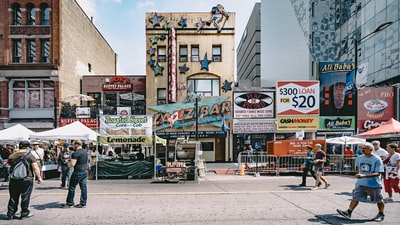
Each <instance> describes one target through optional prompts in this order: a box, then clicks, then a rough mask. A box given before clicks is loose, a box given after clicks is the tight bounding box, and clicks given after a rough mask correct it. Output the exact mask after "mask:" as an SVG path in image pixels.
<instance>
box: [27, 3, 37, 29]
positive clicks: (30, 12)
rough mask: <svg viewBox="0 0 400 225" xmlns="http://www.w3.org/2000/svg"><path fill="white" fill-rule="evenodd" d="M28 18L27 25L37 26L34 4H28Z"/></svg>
mask: <svg viewBox="0 0 400 225" xmlns="http://www.w3.org/2000/svg"><path fill="white" fill-rule="evenodd" d="M26 11H27V13H26V17H27V20H26V21H27V24H28V25H35V24H36V10H35V6H34V5H33V4H32V3H28V4H26Z"/></svg>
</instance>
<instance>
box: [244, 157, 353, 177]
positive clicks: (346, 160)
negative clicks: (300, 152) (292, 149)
mask: <svg viewBox="0 0 400 225" xmlns="http://www.w3.org/2000/svg"><path fill="white" fill-rule="evenodd" d="M326 158H327V162H326V163H325V166H324V173H355V172H356V170H355V159H356V158H357V155H350V156H349V155H346V156H342V155H327V157H326ZM303 163H304V156H297V155H282V156H275V155H267V153H266V152H240V153H239V155H238V170H240V169H241V168H242V167H243V168H244V172H245V173H247V174H251V173H253V174H254V173H258V174H275V175H277V176H278V175H279V174H280V173H301V172H302V171H303V167H302V166H303Z"/></svg>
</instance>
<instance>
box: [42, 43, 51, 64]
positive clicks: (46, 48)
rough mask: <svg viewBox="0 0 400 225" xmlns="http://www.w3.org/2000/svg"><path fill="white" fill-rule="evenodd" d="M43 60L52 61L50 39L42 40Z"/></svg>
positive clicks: (45, 61)
mask: <svg viewBox="0 0 400 225" xmlns="http://www.w3.org/2000/svg"><path fill="white" fill-rule="evenodd" d="M40 45H41V55H42V62H44V63H50V41H49V40H47V39H43V40H41V41H40Z"/></svg>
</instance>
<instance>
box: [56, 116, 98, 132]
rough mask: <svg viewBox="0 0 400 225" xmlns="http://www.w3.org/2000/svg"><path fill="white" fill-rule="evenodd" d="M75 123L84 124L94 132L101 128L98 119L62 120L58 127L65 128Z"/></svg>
mask: <svg viewBox="0 0 400 225" xmlns="http://www.w3.org/2000/svg"><path fill="white" fill-rule="evenodd" d="M75 121H79V122H81V123H83V124H84V125H85V126H87V127H89V128H90V129H92V130H95V129H97V128H98V127H99V123H98V120H97V119H96V118H61V119H60V121H59V124H58V126H59V127H63V126H65V125H68V124H70V123H73V122H75Z"/></svg>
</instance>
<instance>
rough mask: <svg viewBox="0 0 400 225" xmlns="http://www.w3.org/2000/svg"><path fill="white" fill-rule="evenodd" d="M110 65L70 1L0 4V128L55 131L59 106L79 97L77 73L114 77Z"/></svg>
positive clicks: (105, 48) (99, 39) (109, 52)
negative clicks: (14, 127)
mask: <svg viewBox="0 0 400 225" xmlns="http://www.w3.org/2000/svg"><path fill="white" fill-rule="evenodd" d="M116 62H117V57H116V53H115V52H114V50H113V49H112V48H111V46H110V45H109V44H108V43H107V41H106V40H105V39H104V37H103V36H102V35H101V33H100V32H99V30H97V28H96V27H95V25H94V24H93V23H92V21H91V19H90V18H88V17H87V15H86V14H85V13H84V12H83V10H82V9H81V8H80V6H79V5H78V4H77V2H76V1H75V0H72V1H71V0H56V1H51V0H29V1H28V0H26V1H25V0H19V1H16V0H4V1H1V2H0V87H1V89H0V90H1V92H0V115H1V121H0V127H1V128H7V127H10V126H12V125H15V124H17V123H20V124H23V125H24V126H26V127H28V128H31V129H33V130H37V131H39V130H44V129H51V128H54V127H56V126H57V124H58V123H57V122H58V118H59V116H60V115H59V114H60V112H59V111H58V109H59V107H60V106H61V102H62V101H70V100H69V99H68V96H70V95H73V94H78V93H81V90H82V85H81V80H82V75H83V74H91V75H95V74H114V75H115V74H116ZM79 103H80V102H79V101H75V102H74V101H72V104H79Z"/></svg>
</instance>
